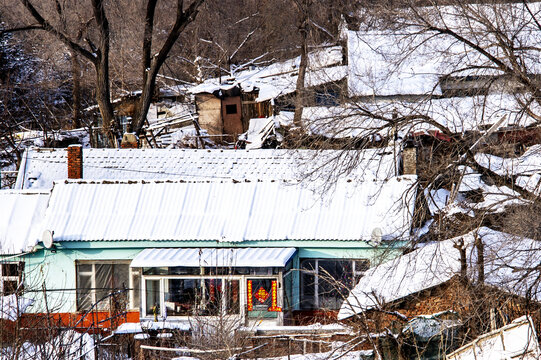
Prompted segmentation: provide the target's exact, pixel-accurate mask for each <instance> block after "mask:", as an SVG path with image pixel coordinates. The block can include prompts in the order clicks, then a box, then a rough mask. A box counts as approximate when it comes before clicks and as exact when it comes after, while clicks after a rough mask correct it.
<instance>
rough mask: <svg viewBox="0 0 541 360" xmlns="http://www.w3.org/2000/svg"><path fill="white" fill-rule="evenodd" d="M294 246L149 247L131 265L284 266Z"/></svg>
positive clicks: (292, 252)
mask: <svg viewBox="0 0 541 360" xmlns="http://www.w3.org/2000/svg"><path fill="white" fill-rule="evenodd" d="M295 251H296V249H295V248H279V247H278V248H235V249H230V248H227V249H217V248H202V249H200V248H180V249H169V248H149V249H145V250H143V251H141V252H140V253H139V254H138V255H137V256H136V257H135V258H134V259H133V260H132V262H131V264H130V266H131V267H175V266H181V267H200V266H206V267H216V266H218V267H224V266H225V267H284V266H286V264H287V262H288V261H289V259H291V257H292V256H293V254H295Z"/></svg>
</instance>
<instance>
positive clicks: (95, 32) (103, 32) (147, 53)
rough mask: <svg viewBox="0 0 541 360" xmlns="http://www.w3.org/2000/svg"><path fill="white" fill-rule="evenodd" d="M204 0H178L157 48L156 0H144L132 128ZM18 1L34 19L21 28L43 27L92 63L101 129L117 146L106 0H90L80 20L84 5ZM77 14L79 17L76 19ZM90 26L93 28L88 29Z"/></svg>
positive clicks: (140, 122) (142, 116)
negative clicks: (50, 6)
mask: <svg viewBox="0 0 541 360" xmlns="http://www.w3.org/2000/svg"><path fill="white" fill-rule="evenodd" d="M203 2H204V0H195V1H193V2H191V3H190V4H189V5H188V6H187V7H185V5H184V1H181V0H179V1H177V3H176V15H175V20H174V23H173V25H172V27H171V29H170V30H169V31H168V32H167V37H166V39H165V40H164V42H163V44H162V45H161V47H159V48H156V47H155V46H154V43H153V37H154V36H155V30H154V28H155V26H154V21H155V14H156V12H155V10H156V6H157V4H158V1H153V0H150V1H148V2H146V8H145V15H144V24H145V27H144V34H143V42H142V46H141V51H142V56H141V64H142V71H143V73H142V94H141V99H140V101H139V103H138V106H137V111H136V114H137V115H136V117H135V118H134V119H133V122H132V130H133V131H134V132H136V133H140V131H141V128H142V126H143V123H144V120H145V119H146V114H147V112H148V108H149V105H150V100H151V99H152V96H153V93H154V90H155V84H156V76H157V74H158V72H159V71H160V69H161V67H162V65H163V64H164V62H165V60H166V59H167V56H168V55H169V52H170V51H171V49H172V48H173V45H174V44H175V42H176V41H177V39H178V38H179V36H180V34H181V33H182V31H184V29H185V28H186V26H187V25H188V24H190V23H191V22H193V20H194V19H195V17H196V16H197V13H198V11H199V8H200V6H201V5H202V4H203ZM21 3H22V4H23V5H24V7H25V8H26V10H27V11H28V12H29V13H30V15H31V17H32V18H33V19H34V21H35V22H36V23H37V24H35V25H34V24H30V25H27V26H21V28H26V29H32V30H36V29H39V30H44V31H46V32H47V33H49V34H51V35H52V36H54V37H55V38H56V39H57V40H59V41H61V42H62V43H64V44H65V45H66V46H67V47H68V48H69V49H70V50H72V51H73V52H75V53H77V54H78V55H80V56H81V57H82V58H84V59H86V60H87V61H89V62H90V63H91V64H92V65H93V67H94V70H95V73H96V74H95V75H96V77H95V85H96V99H97V102H98V106H99V109H100V113H101V117H102V119H103V128H104V133H105V134H106V135H107V138H108V139H109V143H110V146H116V141H117V140H116V139H117V135H116V134H115V132H116V129H115V126H114V111H113V106H112V104H111V88H110V86H111V85H110V65H111V64H110V51H111V50H110V49H111V37H112V33H111V25H110V23H109V18H108V14H107V9H106V4H105V3H104V2H103V1H101V0H93V1H91V3H90V4H89V10H90V11H91V13H92V17H91V18H90V19H88V20H83V19H85V18H86V17H87V16H85V15H83V14H84V13H85V9H86V5H77V4H68V3H60V2H58V1H56V2H55V4H56V14H54V13H52V12H51V13H50V14H47V13H46V11H44V9H45V7H44V6H42V7H41V9H40V8H38V7H36V6H35V5H34V4H33V3H32V2H31V1H30V0H21ZM74 14H75V15H74ZM77 14H79V15H77ZM47 15H49V16H50V19H49V18H47ZM54 15H56V20H54V17H55V16H54ZM77 17H79V18H78V19H77ZM66 18H68V19H70V20H71V21H74V22H75V23H76V26H77V31H73V30H72V31H71V32H70V31H68V29H67V26H66V21H65V19H66ZM74 19H77V20H74ZM79 20H80V21H79ZM115 20H116V19H115ZM91 26H92V29H90V27H91ZM81 35H82V36H81Z"/></svg>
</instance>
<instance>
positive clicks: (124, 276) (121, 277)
mask: <svg viewBox="0 0 541 360" xmlns="http://www.w3.org/2000/svg"><path fill="white" fill-rule="evenodd" d="M129 271H130V267H129V265H128V264H113V265H112V272H111V289H110V290H109V292H110V293H114V294H115V295H114V296H112V297H111V300H110V303H111V305H112V308H111V309H110V310H111V311H113V312H114V313H117V312H122V311H125V310H126V308H127V307H128V289H129V286H130V283H129V276H128V274H129Z"/></svg>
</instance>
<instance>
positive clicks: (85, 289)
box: [77, 273, 93, 311]
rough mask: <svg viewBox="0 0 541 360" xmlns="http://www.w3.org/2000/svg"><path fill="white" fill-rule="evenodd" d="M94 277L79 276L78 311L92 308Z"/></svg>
mask: <svg viewBox="0 0 541 360" xmlns="http://www.w3.org/2000/svg"><path fill="white" fill-rule="evenodd" d="M91 288H92V276H91V275H84V274H81V273H78V274H77V310H78V311H86V310H90V307H91V306H92V303H93V300H92V289H91Z"/></svg>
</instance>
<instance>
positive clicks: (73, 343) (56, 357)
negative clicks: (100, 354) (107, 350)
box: [0, 330, 95, 360]
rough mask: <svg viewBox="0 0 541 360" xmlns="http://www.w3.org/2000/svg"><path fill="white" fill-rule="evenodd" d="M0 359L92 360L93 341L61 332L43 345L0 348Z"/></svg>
mask: <svg viewBox="0 0 541 360" xmlns="http://www.w3.org/2000/svg"><path fill="white" fill-rule="evenodd" d="M0 358H2V359H13V360H64V359H78V360H94V359H95V348H94V340H93V339H92V337H91V336H90V335H89V334H87V333H84V334H80V333H77V332H75V331H73V330H67V331H64V332H62V333H61V334H60V335H59V336H57V337H55V338H53V339H52V340H51V341H49V342H46V343H44V344H34V343H29V342H25V343H23V344H22V345H21V346H20V347H18V348H13V347H10V346H7V347H3V348H0Z"/></svg>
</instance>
